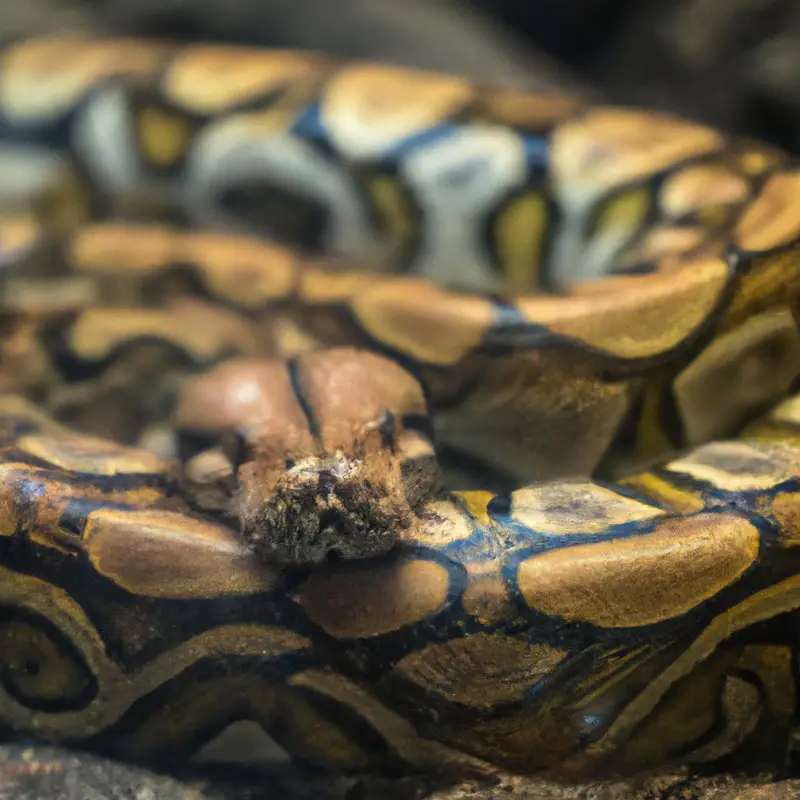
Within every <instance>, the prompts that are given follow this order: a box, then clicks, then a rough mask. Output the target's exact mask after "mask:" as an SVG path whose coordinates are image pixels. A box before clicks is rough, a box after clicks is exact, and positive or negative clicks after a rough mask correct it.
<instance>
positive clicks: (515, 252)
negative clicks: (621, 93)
mask: <svg viewBox="0 0 800 800" xmlns="http://www.w3.org/2000/svg"><path fill="white" fill-rule="evenodd" d="M0 175H2V176H3V177H2V180H0V205H1V206H2V217H0V253H1V254H2V267H3V272H2V276H0V306H1V308H0V310H1V311H2V336H0V381H2V383H1V385H0V391H1V392H2V394H1V395H0V471H2V473H3V475H2V481H0V730H2V732H3V733H4V734H7V735H9V736H33V737H38V738H41V739H44V740H46V741H51V742H57V743H61V744H66V745H70V746H80V747H90V748H94V749H97V750H99V751H102V752H105V753H108V754H111V755H113V756H116V757H118V758H123V759H132V760H138V761H142V762H144V763H150V764H160V765H166V766H169V765H174V764H176V763H189V762H192V761H198V760H199V761H202V760H208V759H212V760H214V759H217V760H218V759H220V758H223V759H224V758H225V757H226V756H225V755H224V754H225V752H227V753H228V755H230V750H231V748H230V747H228V749H227V751H226V748H225V742H226V737H228V739H227V741H228V742H230V741H231V740H230V736H231V731H232V730H236V731H238V734H237V735H239V736H241V735H246V736H247V737H249V739H248V741H250V744H249V745H247V747H244V748H243V745H242V744H241V739H237V740H236V741H238V742H239V744H238V745H237V746H236V747H235V748H234V749H237V750H238V751H240V752H239V755H241V751H242V749H244V750H248V748H249V751H250V752H251V753H252V754H253V760H256V761H257V760H258V754H259V752H260V749H259V748H260V745H259V736H260V735H261V734H263V733H266V734H269V736H270V737H272V739H274V740H275V741H276V742H277V743H278V744H280V746H281V747H283V749H284V750H285V751H286V752H287V753H288V754H289V755H290V756H292V757H293V758H296V759H298V760H300V761H305V762H308V763H313V764H315V765H320V766H324V767H327V768H331V769H334V770H337V771H344V772H358V771H365V770H397V769H433V768H437V767H440V766H441V765H442V764H444V763H447V764H455V765H466V764H473V765H474V764H475V763H483V764H491V765H496V766H500V767H504V768H509V769H513V770H518V771H521V772H538V773H544V774H546V775H550V776H554V777H560V778H580V777H585V776H588V775H594V774H598V773H602V772H605V771H609V770H610V771H616V772H620V771H621V772H628V771H634V770H638V769H641V768H645V767H653V766H663V765H666V764H674V763H683V764H690V765H694V766H703V767H711V768H725V767H731V766H735V767H737V768H740V767H747V768H753V769H764V768H769V769H781V768H783V767H785V766H786V765H787V764H788V763H789V761H790V758H791V755H792V753H791V750H792V742H793V737H794V734H795V729H796V725H797V714H796V705H797V689H798V670H797V655H798V641H797V619H798V617H797V614H798V609H800V561H798V564H797V565H795V563H794V559H795V558H800V556H796V555H795V553H796V552H798V551H796V550H795V547H796V546H797V545H798V543H800V534H799V533H798V526H800V477H799V476H798V470H799V469H800V404H799V403H798V399H797V397H796V396H794V394H793V392H794V391H796V389H797V379H798V375H800V336H798V331H797V324H796V319H797V316H796V312H797V306H798V294H800V203H798V199H797V198H798V197H800V173H798V172H797V170H796V167H795V165H794V164H793V163H792V161H791V160H790V159H789V158H788V157H787V156H786V155H784V154H782V153H780V152H777V151H775V150H774V149H772V148H770V147H767V146H764V145H761V144H759V143H754V142H750V141H738V140H734V139H730V138H728V137H726V136H724V135H722V134H721V133H719V132H717V131H714V130H712V129H710V128H707V127H704V126H702V125H698V124H694V123H691V122H689V121H685V120H680V119H676V118H673V117H669V116H665V115H660V114H655V113H649V112H644V111H634V110H629V109H621V108H610V107H595V106H585V105H583V104H582V103H580V102H579V101H577V100H573V99H570V98H566V97H560V96H555V95H553V96H535V95H528V94H524V93H521V92H519V91H515V90H514V91H512V90H505V89H502V88H494V89H491V88H487V87H474V86H471V85H468V84H467V83H465V82H464V81H462V80H461V79H459V78H457V77H454V76H446V75H435V74H431V73H422V72H415V71H412V70H401V69H397V68H393V67H387V66H382V65H377V64H350V65H343V64H336V63H333V62H330V61H329V60H327V59H325V58H323V57H321V56H317V55H313V54H305V53H299V52H289V51H274V52H273V51H259V50H247V49H237V48H230V47H216V46H210V45H202V46H200V45H195V46H176V45H173V44H169V43H162V42H145V41H136V40H123V39H119V40H102V39H83V38H80V37H54V38H43V39H34V40H31V41H23V42H19V43H14V44H10V45H8V46H6V47H5V49H4V50H3V51H2V54H1V55H0ZM243 731H244V734H243V733H242V732H243ZM221 754H222V755H221ZM465 768H466V767H465Z"/></svg>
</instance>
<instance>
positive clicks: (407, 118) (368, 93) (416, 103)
mask: <svg viewBox="0 0 800 800" xmlns="http://www.w3.org/2000/svg"><path fill="white" fill-rule="evenodd" d="M472 97H473V90H472V88H471V87H470V86H469V84H468V83H466V82H465V81H464V80H462V79H461V78H457V77H455V76H451V75H443V74H437V73H433V72H423V71H420V70H413V69H404V68H397V67H389V66H384V65H380V64H364V65H361V64H354V65H352V66H349V67H346V68H344V69H342V70H340V71H339V72H338V73H336V74H335V75H333V76H332V77H331V79H330V80H329V81H328V83H327V84H326V85H325V90H324V92H323V95H322V98H321V113H322V118H323V120H324V122H325V124H326V125H327V127H328V130H329V131H330V133H331V136H332V138H333V139H334V141H335V142H336V144H337V146H338V148H339V149H340V150H342V151H343V152H344V153H346V154H347V155H348V156H370V155H372V156H374V155H378V154H380V153H381V152H383V151H384V150H385V149H387V148H389V147H391V146H392V145H393V144H394V143H396V142H398V141H400V140H402V139H405V138H406V137H408V136H411V135H412V134H414V133H417V132H419V131H422V130H426V129H427V128H430V127H431V126H433V125H436V124H438V123H440V122H443V121H444V120H446V119H447V118H448V117H450V116H452V115H453V114H455V113H456V112H458V111H459V110H460V109H462V108H463V107H464V106H465V105H466V104H467V103H468V102H469V101H470V100H471V99H472Z"/></svg>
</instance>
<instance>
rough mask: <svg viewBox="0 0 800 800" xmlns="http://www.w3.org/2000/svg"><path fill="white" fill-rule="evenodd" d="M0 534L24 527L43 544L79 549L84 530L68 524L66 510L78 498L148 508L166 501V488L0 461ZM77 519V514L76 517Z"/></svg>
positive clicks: (12, 532) (34, 538)
mask: <svg viewBox="0 0 800 800" xmlns="http://www.w3.org/2000/svg"><path fill="white" fill-rule="evenodd" d="M0 487H2V488H0V535H5V536H10V535H12V534H14V532H15V531H18V529H21V530H22V531H23V532H24V535H25V537H26V538H28V539H30V540H32V541H35V542H37V543H38V544H40V545H42V546H43V547H48V548H50V547H52V548H56V549H60V550H64V551H65V552H69V553H73V554H74V553H75V551H76V549H77V548H78V547H79V538H77V537H79V536H80V535H81V531H80V530H79V531H77V537H76V531H75V530H74V529H73V528H71V527H68V525H67V524H66V523H65V519H64V512H65V511H66V510H67V509H68V507H69V505H70V501H72V500H75V499H80V500H89V501H97V502H99V503H102V502H110V503H125V504H126V505H131V506H135V507H139V508H146V507H148V506H151V505H153V504H154V503H161V502H163V501H164V497H165V495H164V490H163V489H161V488H159V487H152V486H147V485H146V483H145V484H143V485H138V486H137V485H133V486H129V487H126V486H123V487H122V488H118V487H115V486H114V484H113V483H112V484H110V485H107V484H105V483H103V482H93V481H90V480H87V481H85V482H73V481H69V480H68V481H61V480H58V479H57V478H54V477H53V475H52V469H40V468H38V467H30V466H28V465H26V464H19V463H13V462H9V463H5V464H0ZM73 520H74V518H73Z"/></svg>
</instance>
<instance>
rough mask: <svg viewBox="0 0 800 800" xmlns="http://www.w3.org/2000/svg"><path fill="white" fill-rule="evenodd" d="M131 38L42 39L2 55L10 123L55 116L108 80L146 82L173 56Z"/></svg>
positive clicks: (0, 72) (1, 83)
mask: <svg viewBox="0 0 800 800" xmlns="http://www.w3.org/2000/svg"><path fill="white" fill-rule="evenodd" d="M173 49H174V48H173V47H172V46H171V45H169V44H165V43H158V42H145V41H137V40H134V39H122V38H120V39H92V38H88V37H83V36H43V37H41V38H38V39H33V40H29V41H27V42H24V43H22V44H18V45H15V46H12V47H10V48H8V49H7V50H6V51H5V52H4V53H3V55H2V61H1V62H0V63H1V64H2V69H0V96H2V98H3V99H2V103H3V108H4V110H5V112H6V113H7V114H9V115H10V116H11V117H12V118H19V117H22V118H23V119H24V118H36V117H40V116H47V117H54V116H56V115H57V114H58V113H60V112H62V111H64V110H65V109H66V108H68V107H69V106H71V105H72V104H73V103H75V102H76V101H77V100H79V99H80V98H81V97H82V96H83V95H84V93H86V92H87V91H88V90H89V89H91V88H93V87H94V86H96V85H97V83H98V82H99V81H101V80H102V79H103V78H106V77H112V76H127V77H130V78H135V79H136V80H137V82H143V83H144V82H146V81H147V80H148V79H149V78H151V77H152V76H154V75H155V73H156V71H157V70H158V68H159V67H160V66H161V64H163V63H164V61H165V59H166V58H167V56H168V55H169V54H170V53H171V52H172V51H173Z"/></svg>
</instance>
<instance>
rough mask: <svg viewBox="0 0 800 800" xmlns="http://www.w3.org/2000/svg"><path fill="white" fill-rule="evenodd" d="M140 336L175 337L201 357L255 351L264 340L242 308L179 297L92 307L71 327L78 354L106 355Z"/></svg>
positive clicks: (203, 359)
mask: <svg viewBox="0 0 800 800" xmlns="http://www.w3.org/2000/svg"><path fill="white" fill-rule="evenodd" d="M138 338H147V339H153V338H154V339H157V340H161V341H164V342H168V343H173V344H175V345H177V346H178V347H180V348H181V349H182V350H184V351H185V352H187V353H188V354H189V355H190V356H191V357H192V358H193V359H194V360H195V361H197V362H201V363H202V362H207V361H211V360H214V359H216V358H219V357H220V356H221V355H223V354H224V353H226V352H230V351H231V350H233V351H236V352H239V353H249V354H254V353H257V352H258V351H259V342H258V340H257V338H256V336H255V331H254V328H253V326H252V325H250V324H249V323H248V322H247V321H246V320H244V319H242V318H241V317H240V316H238V315H237V314H235V313H233V312H230V311H227V310H225V309H222V308H219V307H217V306H214V305H212V304H210V303H202V302H199V301H194V300H188V299H187V300H175V301H174V302H172V303H170V304H169V305H165V306H162V307H161V308H112V307H101V308H90V309H87V310H86V311H84V312H83V313H82V314H81V315H80V316H79V318H78V319H77V321H76V322H75V324H74V325H73V327H72V329H71V331H70V337H69V340H70V344H71V346H72V348H73V349H74V351H75V352H76V354H77V355H79V356H80V357H81V358H84V359H87V360H100V359H102V358H104V357H106V356H108V355H109V354H110V353H111V352H113V350H114V349H115V348H116V347H118V346H121V345H123V344H125V343H126V342H130V341H133V340H135V339H138Z"/></svg>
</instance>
